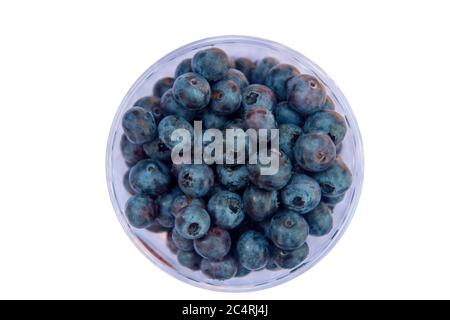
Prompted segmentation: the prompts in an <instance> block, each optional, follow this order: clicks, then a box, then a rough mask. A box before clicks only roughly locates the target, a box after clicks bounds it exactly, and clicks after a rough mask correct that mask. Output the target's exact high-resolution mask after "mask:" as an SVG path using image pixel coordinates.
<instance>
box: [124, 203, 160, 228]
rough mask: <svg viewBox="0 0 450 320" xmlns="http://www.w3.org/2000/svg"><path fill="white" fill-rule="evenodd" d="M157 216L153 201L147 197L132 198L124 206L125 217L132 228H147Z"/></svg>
mask: <svg viewBox="0 0 450 320" xmlns="http://www.w3.org/2000/svg"><path fill="white" fill-rule="evenodd" d="M157 215H158V208H157V206H156V204H155V201H154V200H153V199H152V198H150V197H148V196H140V195H139V196H132V197H130V198H129V199H128V201H127V203H126V204H125V217H126V218H127V221H128V223H129V224H130V225H131V226H132V227H134V228H138V229H144V228H147V227H149V226H150V225H151V224H152V223H153V222H154V221H155V218H156V216H157Z"/></svg>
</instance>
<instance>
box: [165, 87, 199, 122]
mask: <svg viewBox="0 0 450 320" xmlns="http://www.w3.org/2000/svg"><path fill="white" fill-rule="evenodd" d="M161 113H162V115H163V117H165V116H170V115H174V116H177V117H180V118H183V119H185V120H187V121H192V120H193V119H194V117H195V111H193V110H189V109H186V108H184V107H182V106H180V105H179V104H178V102H176V100H175V97H174V95H173V90H172V89H169V90H167V91H166V93H164V95H163V96H162V98H161Z"/></svg>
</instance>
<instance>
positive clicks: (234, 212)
mask: <svg viewBox="0 0 450 320" xmlns="http://www.w3.org/2000/svg"><path fill="white" fill-rule="evenodd" d="M208 211H209V213H210V214H211V219H212V220H213V222H214V223H215V224H216V225H217V226H219V227H221V228H223V229H233V228H235V227H237V226H238V225H239V224H240V223H241V222H242V220H244V217H245V213H244V208H243V202H242V199H241V197H240V196H239V195H238V194H236V193H233V192H230V191H220V192H217V193H215V194H214V195H213V196H212V197H211V198H210V199H209V201H208Z"/></svg>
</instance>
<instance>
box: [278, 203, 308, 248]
mask: <svg viewBox="0 0 450 320" xmlns="http://www.w3.org/2000/svg"><path fill="white" fill-rule="evenodd" d="M308 233H309V228H308V223H306V220H305V219H304V218H303V217H301V216H300V215H299V214H297V213H296V212H294V211H289V210H284V211H281V212H279V213H277V214H276V215H274V216H273V217H272V220H271V222H270V238H271V239H272V241H273V243H274V244H275V245H276V246H277V247H278V248H280V249H284V250H294V249H297V248H298V247H300V246H301V245H302V244H304V243H305V241H306V238H307V237H308Z"/></svg>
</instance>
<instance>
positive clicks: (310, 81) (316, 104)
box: [287, 74, 327, 114]
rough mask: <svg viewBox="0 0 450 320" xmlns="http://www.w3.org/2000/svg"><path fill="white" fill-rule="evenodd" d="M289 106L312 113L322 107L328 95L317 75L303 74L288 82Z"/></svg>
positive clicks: (302, 111)
mask: <svg viewBox="0 0 450 320" xmlns="http://www.w3.org/2000/svg"><path fill="white" fill-rule="evenodd" d="M287 94H288V103H289V106H290V107H291V108H292V109H294V110H295V111H297V112H299V113H301V114H312V113H314V112H317V111H319V110H321V109H322V107H323V105H324V103H325V99H326V97H327V94H326V91H325V88H324V86H323V85H322V84H321V83H320V81H319V80H317V79H316V78H315V77H313V76H310V75H308V74H302V75H299V76H296V77H293V78H291V79H290V80H289V81H288V83H287Z"/></svg>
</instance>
